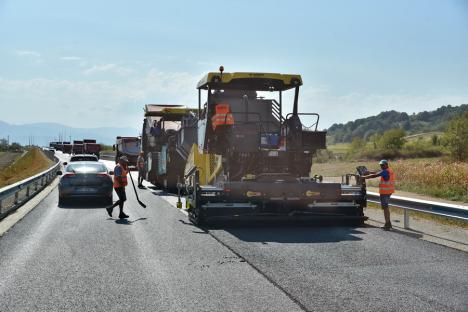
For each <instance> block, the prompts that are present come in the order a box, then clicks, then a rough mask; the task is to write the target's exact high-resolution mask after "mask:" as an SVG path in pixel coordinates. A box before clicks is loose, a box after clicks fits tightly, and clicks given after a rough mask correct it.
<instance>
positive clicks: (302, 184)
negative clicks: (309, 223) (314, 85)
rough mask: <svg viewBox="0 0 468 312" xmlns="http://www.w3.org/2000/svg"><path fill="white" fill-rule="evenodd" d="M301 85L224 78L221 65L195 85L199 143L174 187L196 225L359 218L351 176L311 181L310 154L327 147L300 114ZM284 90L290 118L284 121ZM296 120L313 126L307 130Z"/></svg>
mask: <svg viewBox="0 0 468 312" xmlns="http://www.w3.org/2000/svg"><path fill="white" fill-rule="evenodd" d="M301 85H302V78H301V76H300V75H284V74H274V73H224V72H223V68H222V67H220V71H219V72H210V73H208V74H207V75H206V76H205V77H203V79H202V80H200V82H199V83H198V85H197V89H198V93H199V96H198V98H199V102H198V108H199V114H198V122H197V139H196V140H195V142H194V143H193V146H192V148H191V150H190V154H189V156H188V157H187V161H186V166H185V169H184V181H183V183H181V184H180V185H179V190H180V192H183V193H185V194H186V205H187V209H188V211H189V217H190V220H191V221H192V222H193V223H194V224H202V223H204V222H207V221H209V220H211V219H214V218H218V217H223V218H225V217H233V218H239V217H261V218H263V217H274V216H280V217H287V218H297V217H299V218H302V219H303V218H306V217H313V218H317V217H328V218H329V217H332V218H336V217H342V218H345V219H351V220H353V221H356V222H358V223H360V222H362V221H363V220H364V216H363V207H364V206H365V204H366V200H365V185H363V183H362V182H361V181H360V179H359V178H357V181H358V182H357V183H355V184H354V185H350V184H349V182H350V180H351V176H352V175H348V176H347V182H348V183H325V182H323V181H322V178H321V177H320V176H314V177H311V176H312V173H311V172H310V171H311V165H312V156H313V155H314V154H315V153H316V151H317V150H319V149H325V148H326V131H319V130H318V121H319V115H318V114H315V113H300V112H299V108H298V105H299V89H300V86H301ZM289 90H291V91H292V92H293V94H292V95H293V97H292V98H293V103H292V112H291V113H288V114H286V116H284V115H283V93H284V92H286V91H289ZM203 95H206V102H205V103H202V96H203ZM274 95H276V98H274V97H273V96H274ZM301 118H303V119H307V118H312V119H313V122H312V124H311V125H308V126H306V125H304V124H303V123H302V121H301ZM181 130H182V131H183V125H182V129H181ZM182 143H183V140H182Z"/></svg>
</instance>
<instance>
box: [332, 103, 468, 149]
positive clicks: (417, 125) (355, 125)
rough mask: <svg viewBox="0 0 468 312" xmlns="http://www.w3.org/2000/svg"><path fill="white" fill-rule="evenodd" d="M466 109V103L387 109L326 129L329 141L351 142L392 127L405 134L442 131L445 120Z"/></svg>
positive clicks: (445, 123) (467, 105)
mask: <svg viewBox="0 0 468 312" xmlns="http://www.w3.org/2000/svg"><path fill="white" fill-rule="evenodd" d="M466 111H468V104H462V105H460V106H451V105H448V106H442V107H439V108H438V109H436V110H435V111H429V112H427V111H424V112H421V113H418V114H412V115H408V114H407V113H400V112H396V111H393V110H392V111H387V112H382V113H380V114H378V115H377V116H371V117H367V118H362V119H356V120H355V121H350V122H347V123H345V124H333V125H332V126H331V127H330V128H329V129H328V137H329V143H331V144H333V143H341V142H351V141H352V140H353V139H354V138H364V139H367V138H368V137H369V136H371V135H372V134H374V133H383V132H385V131H387V130H389V129H392V128H403V129H404V130H405V131H406V133H407V134H415V133H423V132H429V131H444V130H445V126H446V125H447V122H448V121H449V120H450V119H452V118H453V117H454V116H456V115H458V114H461V113H463V112H466Z"/></svg>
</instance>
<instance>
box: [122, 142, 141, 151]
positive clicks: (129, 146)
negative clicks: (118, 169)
mask: <svg viewBox="0 0 468 312" xmlns="http://www.w3.org/2000/svg"><path fill="white" fill-rule="evenodd" d="M123 150H124V151H125V152H127V153H130V154H138V153H139V152H140V141H124V142H123Z"/></svg>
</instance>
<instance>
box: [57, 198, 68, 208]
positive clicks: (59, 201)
mask: <svg viewBox="0 0 468 312" xmlns="http://www.w3.org/2000/svg"><path fill="white" fill-rule="evenodd" d="M65 202H66V200H65V198H63V197H59V200H58V205H59V206H63V205H65Z"/></svg>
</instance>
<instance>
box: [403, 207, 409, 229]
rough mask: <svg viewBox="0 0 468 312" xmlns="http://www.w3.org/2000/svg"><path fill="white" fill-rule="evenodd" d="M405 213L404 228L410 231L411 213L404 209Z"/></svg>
mask: <svg viewBox="0 0 468 312" xmlns="http://www.w3.org/2000/svg"><path fill="white" fill-rule="evenodd" d="M403 211H404V212H403V227H404V228H405V229H409V211H408V209H404V210H403Z"/></svg>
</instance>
